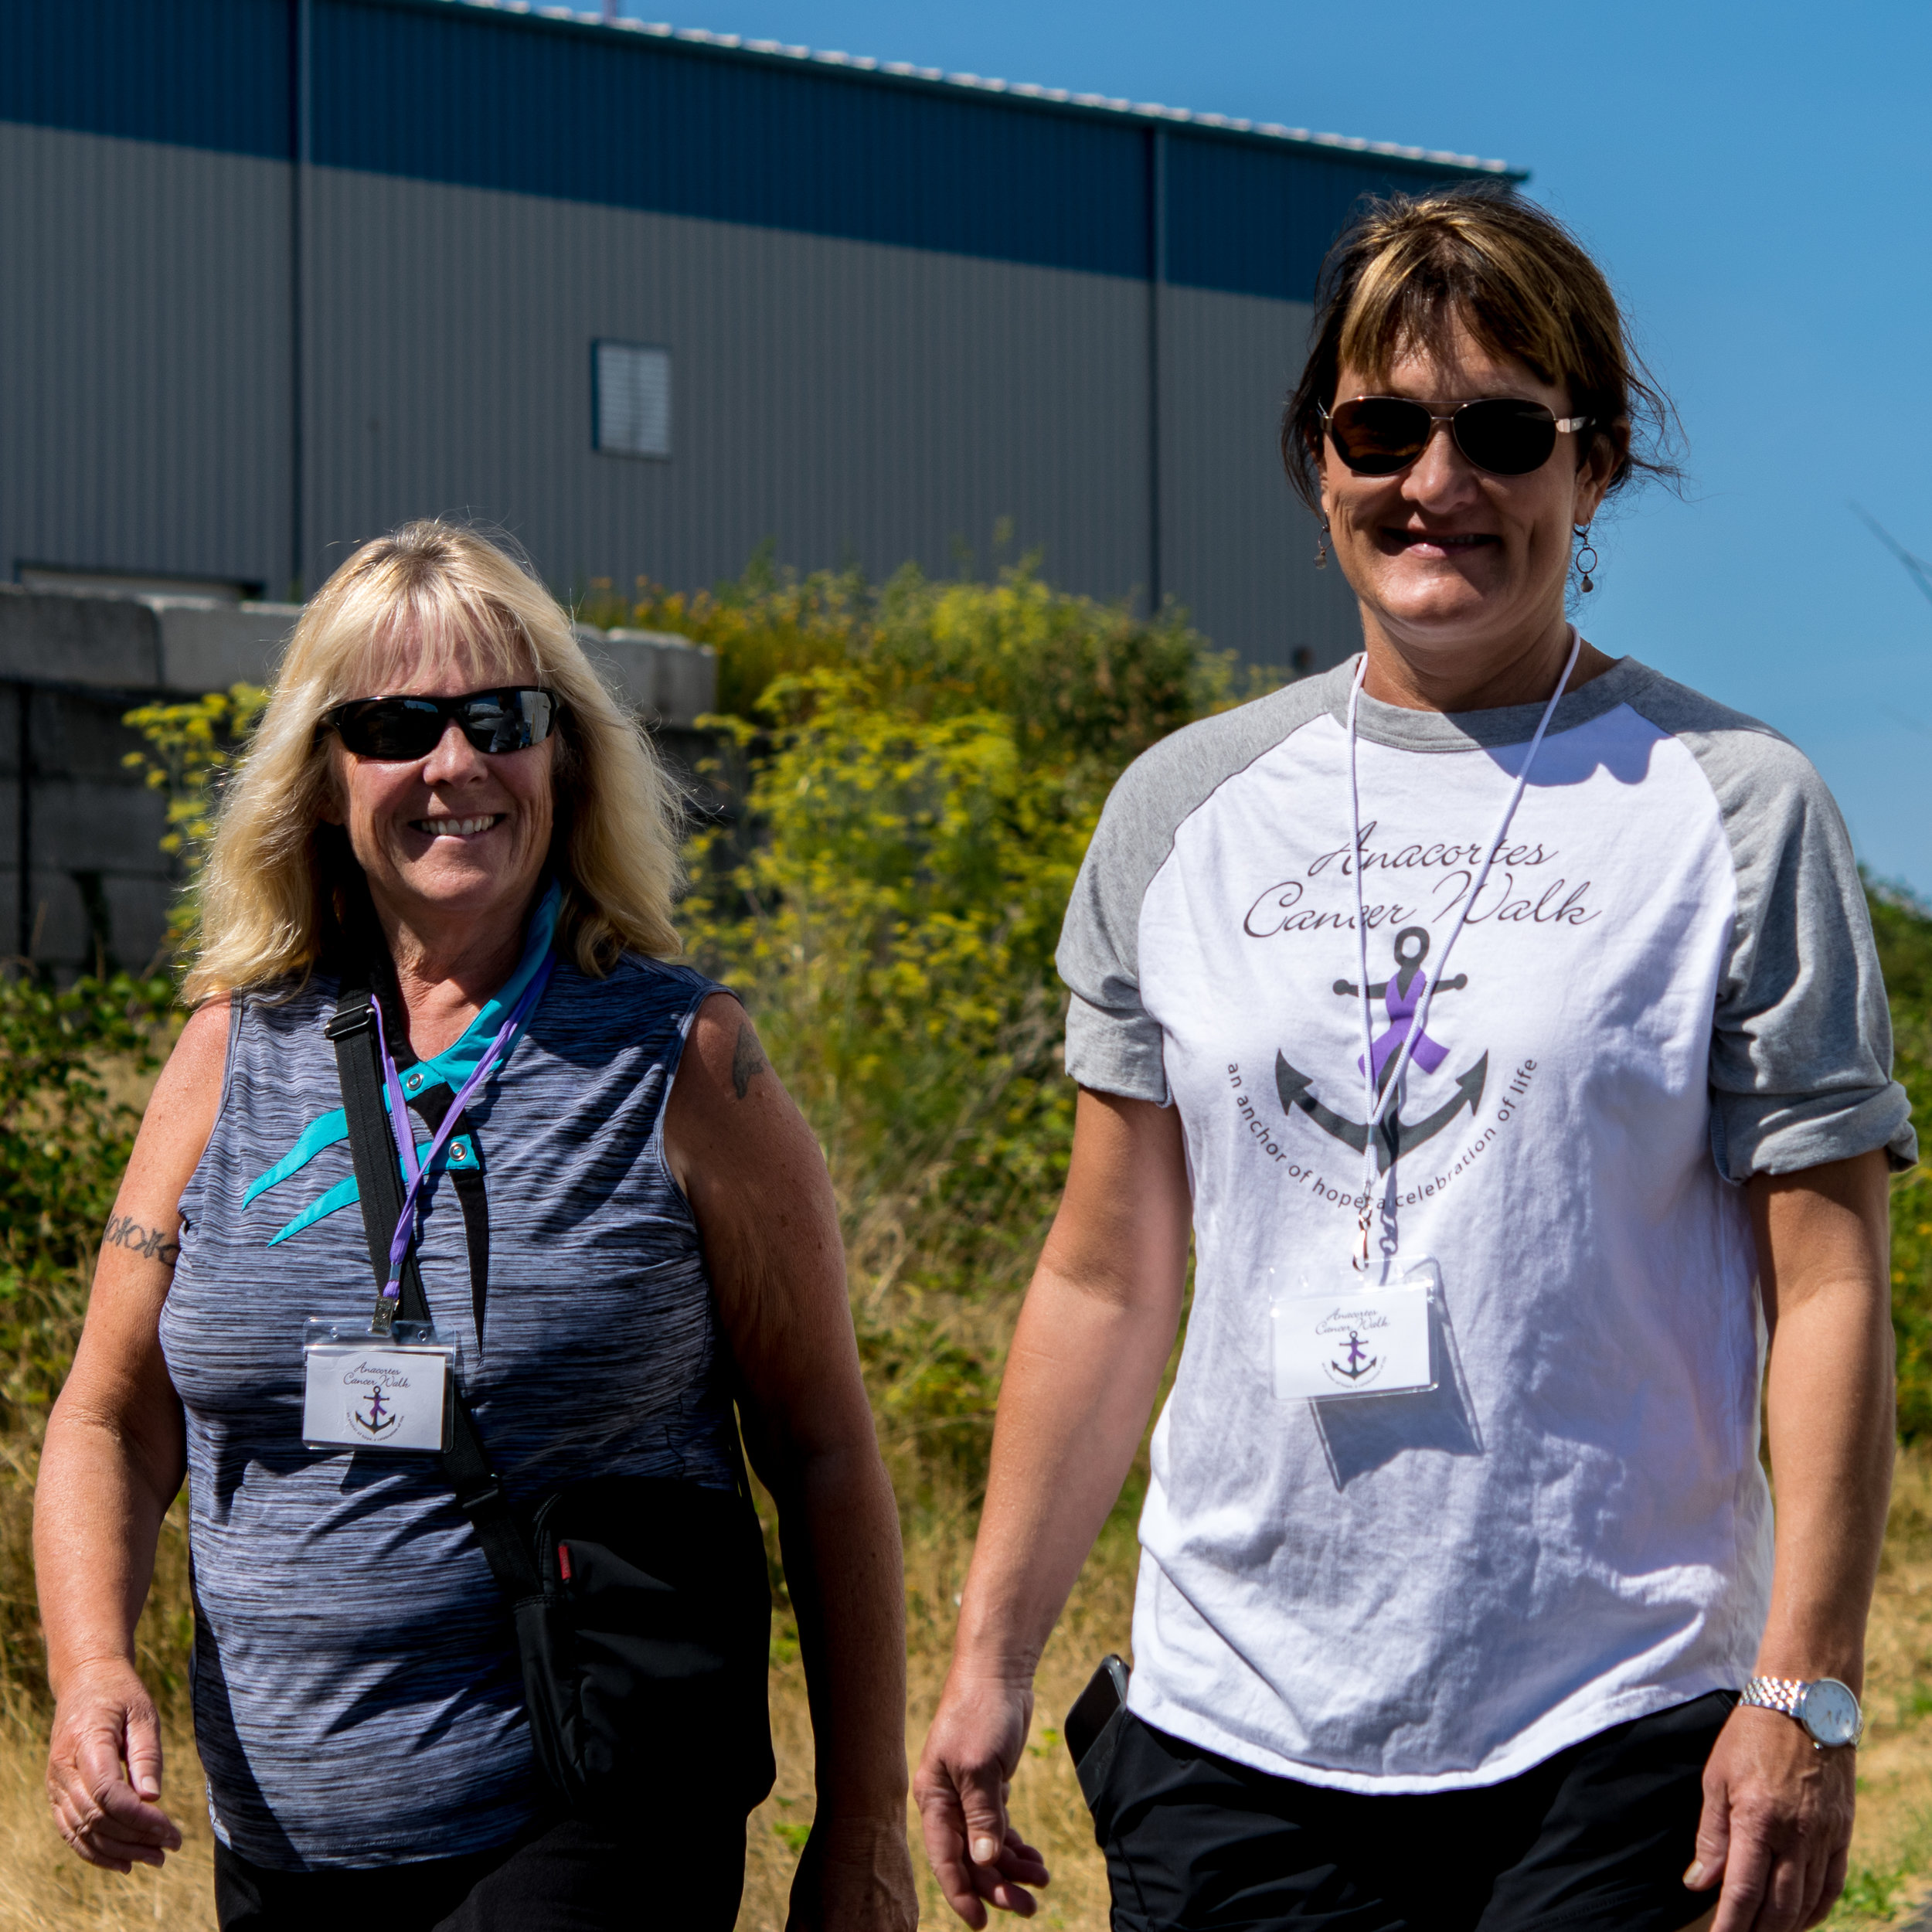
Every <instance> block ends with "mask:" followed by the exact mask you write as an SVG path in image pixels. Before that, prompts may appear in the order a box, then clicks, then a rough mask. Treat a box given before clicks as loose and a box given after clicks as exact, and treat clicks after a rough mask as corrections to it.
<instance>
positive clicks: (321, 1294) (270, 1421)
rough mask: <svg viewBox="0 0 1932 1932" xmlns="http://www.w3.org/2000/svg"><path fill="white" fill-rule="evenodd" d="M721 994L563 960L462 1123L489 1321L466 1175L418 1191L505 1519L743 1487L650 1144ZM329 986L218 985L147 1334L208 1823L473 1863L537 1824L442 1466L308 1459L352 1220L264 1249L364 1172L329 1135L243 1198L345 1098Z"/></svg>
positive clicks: (517, 1684) (448, 1331)
mask: <svg viewBox="0 0 1932 1932" xmlns="http://www.w3.org/2000/svg"><path fill="white" fill-rule="evenodd" d="M719 990H720V989H719V988H717V987H716V986H715V985H713V983H712V982H711V981H709V980H706V979H704V978H702V977H700V976H699V975H698V974H696V973H694V972H692V971H689V970H687V969H686V968H682V967H677V966H667V965H665V964H662V963H661V962H659V961H654V960H648V959H644V958H641V957H635V956H629V955H628V956H627V957H625V958H624V960H623V961H622V962H621V964H619V965H618V967H617V970H616V971H614V972H613V973H612V974H611V975H610V976H609V977H608V978H605V979H602V980H594V979H590V978H587V977H586V976H585V975H583V974H581V973H580V972H579V971H577V969H576V968H574V967H573V966H572V965H571V964H569V962H568V961H563V960H560V961H558V963H557V964H556V969H555V971H554V972H553V975H552V976H551V979H550V983H549V986H548V988H546V991H545V992H544V994H543V998H542V1000H541V1002H540V1003H539V1005H538V1006H537V1008H536V1012H534V1013H533V1014H532V1016H531V1019H530V1022H529V1026H528V1029H527V1030H526V1032H525V1033H524V1035H523V1036H522V1038H520V1039H519V1041H518V1042H517V1043H516V1046H515V1051H514V1053H512V1056H511V1057H510V1059H509V1062H508V1063H507V1064H506V1065H505V1066H502V1067H501V1068H499V1069H498V1071H497V1072H496V1073H495V1075H494V1076H493V1077H492V1078H491V1079H490V1080H488V1082H487V1083H485V1086H484V1087H482V1088H481V1090H479V1091H478V1094H476V1095H475V1096H474V1097H472V1099H471V1103H470V1105H469V1107H468V1117H469V1121H470V1124H471V1128H472V1129H473V1132H472V1134H471V1137H470V1138H471V1143H472V1145H473V1147H474V1153H473V1154H471V1155H466V1156H465V1158H471V1159H474V1160H475V1161H477V1162H478V1163H479V1164H480V1165H481V1171H482V1175H483V1193H484V1195H485V1196H486V1197H487V1204H488V1250H489V1253H488V1295H487V1298H485V1301H484V1303H483V1305H482V1308H481V1315H482V1321H481V1325H479V1323H478V1308H477V1307H476V1306H475V1305H474V1298H473V1294H472V1279H471V1255H470V1252H469V1245H468V1240H467V1239H466V1228H465V1216H464V1211H463V1209H462V1206H461V1204H460V1202H459V1201H458V1199H457V1190H456V1187H455V1185H454V1181H453V1178H452V1177H451V1175H447V1174H446V1175H440V1176H439V1177H438V1178H437V1180H436V1182H434V1187H433V1189H432V1191H431V1192H430V1200H429V1206H428V1211H427V1213H426V1214H425V1215H424V1216H423V1221H422V1233H421V1236H420V1243H419V1247H418V1250H417V1251H418V1254H419V1257H420V1261H421V1265H422V1272H423V1287H424V1289H425V1291H426V1292H427V1294H428V1297H429V1301H430V1311H431V1312H432V1314H433V1315H434V1318H435V1319H436V1322H437V1327H438V1328H439V1329H440V1330H441V1331H442V1332H444V1335H447V1336H449V1337H452V1338H454V1340H455V1341H456V1342H457V1345H458V1347H459V1349H460V1351H461V1357H460V1362H461V1366H460V1369H459V1376H460V1380H461V1386H462V1389H463V1393H464V1397H465V1399H466V1400H468V1403H469V1404H470V1406H471V1410H472V1412H473V1413H474V1416H475V1418H476V1422H477V1426H478V1429H479V1430H480V1431H481V1434H482V1437H483V1440H484V1444H485V1447H486V1448H487V1450H488V1454H489V1456H490V1459H491V1461H492V1464H494V1465H495V1469H496V1471H497V1473H498V1475H499V1477H501V1478H502V1479H503V1481H504V1483H505V1488H507V1490H508V1492H509V1497H510V1500H511V1502H512V1504H513V1505H520V1504H522V1503H524V1502H528V1501H529V1499H531V1498H532V1497H534V1496H536V1495H542V1494H543V1493H545V1492H547V1491H549V1490H550V1489H552V1488H556V1487H557V1486H559V1485H562V1484H564V1483H568V1482H571V1481H577V1480H579V1479H581V1478H585V1477H588V1476H591V1475H638V1476H672V1477H682V1478H686V1479H688V1480H689V1481H696V1482H699V1483H703V1484H706V1485H712V1486H715V1487H717V1488H730V1487H731V1486H732V1485H733V1482H734V1481H735V1480H736V1461H735V1458H736V1445H735V1438H734V1437H733V1433H732V1432H733V1421H732V1416H731V1401H730V1393H729V1376H730V1361H729V1355H728V1351H727V1349H726V1346H725V1344H724V1342H723V1338H722V1337H721V1335H720V1334H719V1327H718V1321H717V1315H716V1308H715V1306H714V1304H713V1299H712V1294H711V1287H710V1283H709V1279H708V1278H707V1277H706V1273H705V1267H704V1262H703V1259H702V1255H701V1253H700V1252H699V1242H698V1232H697V1227H696V1223H695V1222H694V1221H693V1219H692V1213H691V1209H690V1207H689V1204H688V1203H687V1202H686V1201H685V1198H684V1196H683V1195H682V1192H680V1190H679V1188H678V1186H677V1185H676V1184H675V1182H673V1180H672V1178H671V1174H670V1171H669V1169H668V1167H667V1166H666V1165H665V1154H664V1137H663V1115H664V1102H665V1096H666V1094H667V1093H668V1090H669V1088H670V1084H671V1082H672V1078H673V1077H674V1076H675V1073H676V1071H677V1066H678V1060H679V1055H680V1053H682V1050H683V1046H684V1043H685V1037H686V1035H687V1033H688V1032H689V1028H690V1025H691V1022H692V1018H693V1017H694V1016H695V1015H696V1012H697V1009H698V1008H699V1005H701V1004H702V1002H703V1001H704V999H705V998H706V996H707V995H709V994H711V993H713V992H717V991H719ZM337 991H338V988H337V983H336V982H335V981H334V980H332V979H328V978H322V977H320V976H318V977H316V978H313V979H311V981H310V982H309V983H308V985H307V986H306V987H305V988H304V990H303V991H302V992H301V993H300V994H298V995H297V996H296V997H295V998H293V999H289V1000H283V1001H281V1002H273V1001H269V1000H264V999H260V998H243V999H238V1000H237V1002H236V1009H235V1012H234V1015H233V1019H232V1020H231V1024H230V1036H229V1049H228V1065H227V1071H226V1076H225V1079H224V1082H223V1090H222V1100H221V1108H220V1112H219V1115H218V1117H217V1118H216V1124H215V1129H214V1133H213V1137H212V1138H210V1140H209V1144H208V1149H207V1151H206V1153H205V1154H204V1155H202V1159H201V1162H200V1165H199V1166H198V1167H197V1168H196V1170H195V1172H194V1175H193V1177H192V1179H191V1180H190V1181H189V1184H188V1189H187V1191H186V1192H185V1194H183V1196H182V1200H181V1213H182V1235H181V1257H180V1260H179V1263H178V1264H177V1266H176V1267H175V1281H174V1285H173V1287H172V1290H171V1291H170V1292H169V1294H168V1301H167V1304H166V1306H165V1308H164V1309H163V1311H162V1320H161V1342H162V1351H163V1352H164V1354H165V1356H166V1358H167V1362H168V1372H169V1373H170V1374H171V1376H172V1377H173V1379H174V1385H175V1389H177V1390H178V1391H179V1394H180V1396H181V1399H182V1404H183V1406H184V1407H185V1410H186V1417H187V1434H188V1477H189V1506H190V1518H189V1523H190V1529H189V1534H190V1546H191V1549H192V1556H193V1565H194V1585H195V1649H194V1682H193V1689H194V1709H195V1737H196V1744H197V1745H198V1747H199V1750H200V1753H201V1758H202V1764H203V1766H204V1767H205V1768H206V1772H207V1776H208V1786H209V1810H210V1813H211V1815H212V1816H213V1820H214V1825H215V1828H216V1832H218V1833H219V1835H220V1836H221V1837H222V1838H223V1839H224V1840H225V1841H226V1842H227V1843H228V1844H229V1845H230V1846H232V1847H233V1849H234V1850H236V1852H240V1854H241V1855H242V1856H243V1858H246V1859H250V1861H252V1862H254V1863H256V1864H258V1865H263V1866H270V1867H271V1868H274V1869H278V1870H284V1871H289V1870H301V1869H309V1868H311V1867H328V1866H379V1865H385V1864H390V1863H400V1862H406V1861H410V1860H414V1859H431V1858H447V1857H451V1856H454V1855H459V1854H461V1853H464V1852H474V1851H481V1850H484V1849H488V1848H489V1847H491V1846H493V1845H500V1844H502V1843H504V1842H505V1841H507V1840H508V1839H509V1838H513V1837H514V1836H515V1835H516V1833H517V1832H519V1830H521V1829H522V1827H523V1826H524V1825H526V1823H527V1822H528V1821H529V1820H530V1818H532V1816H533V1815H534V1812H535V1804H534V1788H533V1781H532V1766H531V1757H530V1750H529V1728H528V1724H527V1722H526V1717H525V1714H524V1706H523V1692H522V1678H521V1675H520V1674H519V1670H518V1667H517V1662H516V1658H515V1652H514V1648H513V1645H512V1638H511V1631H510V1624H509V1615H508V1613H507V1611H505V1607H504V1605H503V1603H502V1598H501V1597H500V1595H499V1594H498V1590H497V1587H496V1584H495V1581H494V1580H493V1579H492V1577H491V1575H490V1571H489V1566H488V1564H487V1563H485V1561H484V1558H483V1553H482V1551H481V1548H480V1547H479V1546H478V1543H477V1541H476V1539H475V1537H474V1535H473V1534H472V1532H471V1529H470V1527H469V1526H468V1522H466V1521H465V1520H464V1518H463V1517H462V1516H461V1514H460V1513H459V1512H458V1511H457V1507H456V1504H455V1501H454V1497H453V1496H452V1495H451V1490H450V1488H449V1485H448V1483H447V1481H446V1480H445V1478H444V1475H443V1474H442V1468H441V1464H440V1461H439V1460H438V1459H437V1458H434V1457H426V1456H420V1455H419V1456H410V1455H403V1454H394V1453H389V1454H383V1453H381V1452H379V1451H369V1450H359V1451H355V1452H354V1453H351V1452H349V1451H338V1452H335V1453H330V1452H328V1451H317V1450H310V1449H305V1448H304V1447H303V1446H302V1440H301V1402H302V1362H301V1331H302V1324H303V1322H304V1320H305V1319H306V1318H308V1317H309V1316H311V1315H318V1316H322V1317H325V1318H332V1319H337V1320H345V1319H361V1318H366V1315H367V1312H368V1310H369V1306H370V1304H371V1303H372V1300H373V1298H374V1296H373V1288H372V1276H371V1273H370V1268H369V1251H368V1248H367V1245H366V1242H365V1240H364V1236H363V1231H362V1213H361V1209H359V1207H358V1206H356V1205H355V1203H354V1202H350V1203H349V1205H348V1206H346V1207H345V1208H344V1209H341V1210H339V1211H338V1212H335V1213H331V1214H329V1215H328V1216H326V1217H325V1218H324V1219H321V1220H319V1221H317V1222H315V1223H314V1224H313V1225H311V1226H308V1227H306V1228H304V1229H303V1230H301V1231H300V1232H299V1233H296V1234H295V1235H294V1236H291V1238H289V1239H287V1240H284V1241H283V1242H281V1243H280V1244H279V1245H277V1246H276V1247H272V1248H271V1247H269V1246H268V1245H267V1243H268V1242H269V1240H270V1236H272V1235H274V1233H276V1232H277V1230H278V1229H279V1228H281V1226H283V1225H284V1223H286V1222H287V1220H288V1219H289V1218H290V1216H291V1212H292V1210H293V1209H294V1208H295V1207H298V1206H300V1205H301V1203H302V1202H306V1201H308V1199H310V1198H311V1196H318V1195H320V1194H321V1193H322V1192H324V1191H325V1189H329V1188H331V1187H334V1186H335V1185H338V1183H340V1182H342V1181H343V1180H344V1179H347V1178H348V1177H349V1176H350V1175H352V1172H353V1168H352V1163H351V1161H350V1158H349V1148H348V1145H347V1143H346V1142H342V1143H338V1144H337V1145H335V1146H334V1147H332V1148H326V1149H325V1151H323V1152H321V1154H319V1155H317V1156H316V1157H315V1158H314V1159H313V1160H312V1161H311V1162H310V1163H309V1164H308V1166H307V1167H305V1168H304V1169H303V1170H302V1172H301V1175H300V1176H299V1177H298V1179H292V1180H291V1181H288V1182H284V1183H283V1184H281V1185H278V1186H277V1187H276V1188H274V1189H271V1190H270V1192H269V1193H267V1195H265V1196H263V1197H262V1198H260V1199H257V1200H255V1201H254V1202H252V1203H251V1204H250V1206H248V1207H247V1208H245V1209H244V1208H243V1206H242V1197H243V1192H244V1190H245V1189H246V1188H247V1185H248V1183H249V1182H250V1181H251V1180H253V1179H254V1178H255V1177H256V1176H257V1175H260V1174H261V1173H262V1172H264V1170H265V1169H267V1168H270V1166H272V1165H274V1163H275V1162H277V1160H278V1159H279V1158H280V1157H281V1155H283V1154H284V1152H286V1151H287V1149H288V1148H289V1147H290V1145H291V1143H292V1142H293V1141H294V1140H295V1138H296V1137H297V1136H298V1134H300V1133H301V1131H302V1129H303V1128H305V1127H307V1126H308V1124H310V1123H311V1121H315V1120H316V1119H318V1117H320V1116H321V1115H323V1114H327V1113H328V1112H329V1111H332V1109H334V1108H336V1107H339V1106H340V1105H341V1104H342V1097H341V1094H340V1090H339V1089H338V1085H337V1082H336V1076H335V1051H334V1049H333V1047H332V1046H331V1044H330V1043H329V1042H328V1040H327V1039H325V1038H324V1036H323V1031H322V1029H323V1027H324V1026H325V1024H326V1023H327V1022H328V1019H329V1016H330V1015H331V1014H332V1012H333V1011H334V1009H335V999H336V995H337ZM390 1038H391V1041H392V1043H394V1041H395V1039H396V1035H395V1033H394V1032H391V1035H390ZM398 1057H399V1060H400V1059H402V1058H403V1054H402V1053H400V1051H399V1054H398ZM447 1097H448V1096H447V1091H446V1090H445V1091H444V1092H442V1093H441V1094H440V1098H442V1099H443V1100H447ZM429 1134H430V1128H429V1127H428V1125H427V1124H425V1123H424V1122H423V1121H418V1122H417V1138H418V1140H419V1141H426V1140H427V1139H428V1138H429ZM292 1197H293V1198H292ZM478 1205H479V1204H478V1203H475V1202H473V1203H472V1209H471V1217H470V1219H471V1223H472V1227H473V1230H474V1231H475V1232H477V1233H479V1234H480V1233H481V1226H480V1225H478V1223H480V1219H481V1217H480V1216H478V1215H477V1213H476V1212H475V1209H476V1206H478Z"/></svg>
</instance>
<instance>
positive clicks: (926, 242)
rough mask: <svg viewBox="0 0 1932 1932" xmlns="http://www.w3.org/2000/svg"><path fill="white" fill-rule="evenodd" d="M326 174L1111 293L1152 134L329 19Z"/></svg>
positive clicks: (425, 26)
mask: <svg viewBox="0 0 1932 1932" xmlns="http://www.w3.org/2000/svg"><path fill="white" fill-rule="evenodd" d="M315 33H316V37H315V94H314V100H315V159H316V161H317V162H318V163H321V164H325V165H335V166H337V167H342V168H364V169H368V170H369V171H371V172H376V173H379V174H386V175H406V176H409V177H411V178H413V179H416V180H418V181H440V182H448V183H450V184H451V185H462V186H465V187H475V188H501V189H510V190H512V191H514V192H518V193H522V194H536V195H544V196H553V197H555V198H556V199H560V200H566V201H581V202H594V203H601V204H603V205H604V206H612V207H620V208H638V209H649V210H651V211H652V212H654V213H659V214H671V215H690V216H697V217H698V218H699V219H704V220H709V221H729V222H736V223H748V224H750V225H751V226H756V227H760V228H784V229H790V230H794V231H795V232H800V233H807V234H821V235H838V236H845V237H846V238H847V239H849V240H855V241H876V242H886V243H896V244H898V245H900V246H902V247H913V248H933V249H938V250H942V251H944V252H945V253H949V254H960V255H979V256H988V257H993V258H995V259H996V260H1003V261H1016V262H1032V263H1034V264H1038V265H1040V266H1042V267H1056V268H1074V269H1085V270H1091V271H1092V272H1094V273H1096V274H1104V275H1128V276H1145V274H1147V272H1148V219H1147V207H1146V185H1145V162H1144V160H1143V158H1142V157H1143V147H1142V142H1143V140H1144V136H1143V134H1141V131H1140V129H1139V128H1137V127H1135V126H1134V125H1132V124H1122V125H1120V126H1110V125H1107V124H1105V123H1104V122H1099V123H1096V122H1090V121H1080V120H1076V119H1073V118H1071V117H1062V116H1058V115H1053V114H1041V113H1039V112H1037V111H1032V110H1029V109H1027V108H1025V107H1019V106H1015V105H1008V104H1002V103H1001V102H999V101H998V100H991V101H981V100H974V99H971V98H970V97H960V98H953V97H949V96H947V95H946V94H938V93H934V92H930V91H926V92H920V93H914V92H913V91H911V90H907V89H903V88H898V87H881V86H879V85H877V84H876V83H872V82H869V81H867V80H863V79H861V78H858V77H850V76H845V75H841V74H840V73H838V72H837V71H836V70H827V69H825V68H813V67H805V66H794V65H793V64H791V63H786V64H785V65H784V66H778V65H775V64H772V63H767V62H762V61H756V60H734V59H731V58H730V57H726V58H722V59H721V58H720V57H719V56H718V55H717V54H716V53H711V52H708V51H706V50H704V49H697V48H687V47H684V46H679V45H678V44H677V43H668V44H667V43H663V42H656V43H653V42H651V41H648V40H644V41H639V40H635V39H629V38H619V37H617V36H607V35H603V34H579V33H546V32H540V31H532V29H531V28H530V27H529V26H526V25H525V24H523V23H522V22H519V21H515V20H500V21H499V20H494V19H490V18H489V17H488V15H484V16H482V17H481V18H479V17H478V15H475V14H474V13H455V12H451V13H447V14H434V13H418V12H410V11H403V10H399V9H395V8H393V7H389V6H386V5H380V4H376V5H370V4H357V3H356V0H328V3H327V4H323V5H318V7H317V9H316V29H315Z"/></svg>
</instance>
